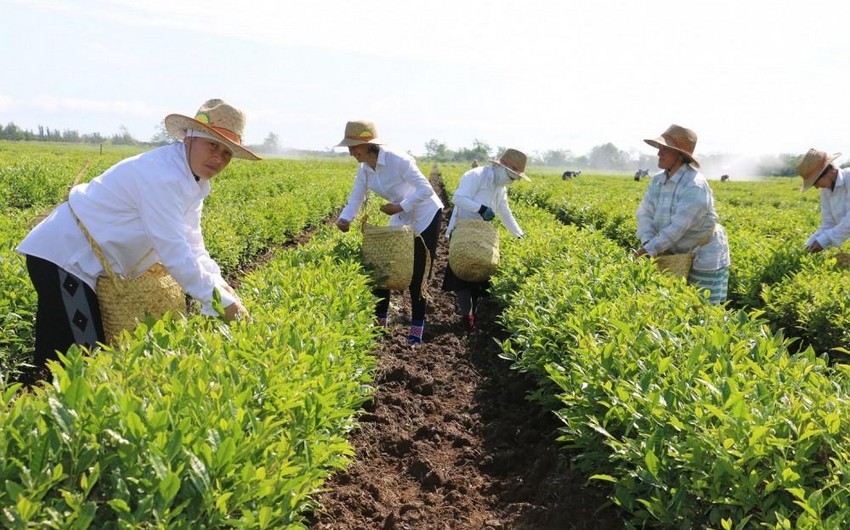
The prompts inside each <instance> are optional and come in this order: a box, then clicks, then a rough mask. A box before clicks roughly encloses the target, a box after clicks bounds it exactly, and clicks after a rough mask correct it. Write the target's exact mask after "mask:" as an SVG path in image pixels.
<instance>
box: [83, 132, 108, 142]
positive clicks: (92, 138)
mask: <svg viewBox="0 0 850 530" xmlns="http://www.w3.org/2000/svg"><path fill="white" fill-rule="evenodd" d="M82 141H83V142H85V143H87V144H102V143H103V142H105V141H106V138H104V137H103V136H102V135H101V134H100V133H91V134H84V135H83V137H82Z"/></svg>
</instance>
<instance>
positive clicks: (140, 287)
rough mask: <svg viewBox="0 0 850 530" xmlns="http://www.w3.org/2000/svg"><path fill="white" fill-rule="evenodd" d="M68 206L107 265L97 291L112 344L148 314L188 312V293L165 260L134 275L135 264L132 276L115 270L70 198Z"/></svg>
mask: <svg viewBox="0 0 850 530" xmlns="http://www.w3.org/2000/svg"><path fill="white" fill-rule="evenodd" d="M68 208H69V209H70V210H71V215H72V216H73V217H74V219H75V220H76V221H77V225H78V226H79V227H80V230H82V232H83V235H85V236H86V239H87V240H88V242H89V244H90V245H91V248H92V251H94V255H95V256H97V260H98V261H99V262H100V265H101V267H103V274H102V275H101V276H98V278H97V283H96V285H95V293H96V294H97V303H98V305H99V306H100V317H101V321H102V322H103V334H104V339H105V340H106V342H107V343H108V344H112V343H113V342H114V341H115V339H116V338H117V337H118V335H120V334H121V332H122V331H124V330H125V329H133V328H135V327H136V324H137V322H138V321H140V320H144V319H145V317H146V316H148V315H150V316H151V317H153V318H155V319H156V318H159V317H161V316H162V315H163V314H165V312H166V311H171V312H172V313H181V314H184V315H185V314H186V312H187V311H186V296H185V295H184V294H183V288H182V287H180V284H178V283H177V280H175V279H174V277H172V276H171V275H170V274H169V273H168V271H167V270H165V267H163V265H162V264H161V263H154V264H153V265H151V267H150V268H149V269H148V270H146V271H145V272H144V273H142V275H141V276H139V277H137V278H133V277H132V276H133V273H134V271H135V270H136V266H133V267H132V268H131V270H130V273H129V274H128V276H130V278H124V277H122V276H119V275H117V274H115V271H113V270H112V267H110V266H109V261H108V260H107V259H106V256H105V255H104V253H103V249H102V248H100V245H98V244H97V241H95V239H94V237H92V235H91V233H90V232H89V231H88V229H87V228H86V226H85V225H84V224H83V222H82V221H80V218H79V217H77V214H76V212H74V209H73V208H71V203H70V202H69V203H68ZM152 252H153V249H151V250H150V251H149V252H148V253H147V254H145V255H144V256H143V257H142V259H141V260H140V261H139V263H141V262H142V261H144V260H145V259H147V257H148V256H149V255H150V254H151V253H152ZM136 265H138V263H137V264H136Z"/></svg>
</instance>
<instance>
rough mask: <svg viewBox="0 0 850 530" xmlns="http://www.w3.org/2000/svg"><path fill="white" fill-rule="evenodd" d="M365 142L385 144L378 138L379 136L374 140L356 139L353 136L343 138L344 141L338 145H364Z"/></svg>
mask: <svg viewBox="0 0 850 530" xmlns="http://www.w3.org/2000/svg"><path fill="white" fill-rule="evenodd" d="M363 144H374V145H383V142H381V141H380V140H378V139H377V138H375V139H373V140H368V141H367V140H355V139H353V138H343V139H342V141H341V142H340V143H338V144H336V146H337V147H353V146H355V145H363Z"/></svg>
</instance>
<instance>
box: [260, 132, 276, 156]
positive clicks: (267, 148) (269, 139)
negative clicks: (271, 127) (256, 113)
mask: <svg viewBox="0 0 850 530" xmlns="http://www.w3.org/2000/svg"><path fill="white" fill-rule="evenodd" d="M279 150H280V142H279V140H278V137H277V135H276V134H275V133H273V132H270V133H269V135H268V136H266V139H265V140H263V145H262V151H263V152H266V153H277V152H278V151H279Z"/></svg>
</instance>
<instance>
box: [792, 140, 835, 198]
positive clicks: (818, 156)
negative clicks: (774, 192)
mask: <svg viewBox="0 0 850 530" xmlns="http://www.w3.org/2000/svg"><path fill="white" fill-rule="evenodd" d="M839 156H841V153H835V154H834V155H832V156H830V155H828V154H826V153H825V152H824V151H818V150H817V149H809V152H808V153H806V154H805V156H803V159H802V160H800V163H799V164H797V174H798V175H800V176H801V177H803V186H802V187H801V188H800V191H801V192H802V191H806V190H807V189H809V188H811V187H812V186H813V185H814V184H815V181H816V180H817V179H818V177H819V176H820V174H821V173H823V170H824V169H826V166H828V165H829V164H831V163H832V161H833V160H835V159H836V158H838V157H839Z"/></svg>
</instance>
